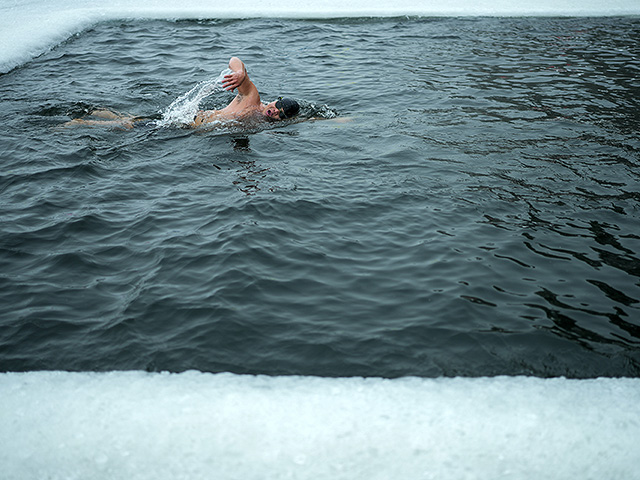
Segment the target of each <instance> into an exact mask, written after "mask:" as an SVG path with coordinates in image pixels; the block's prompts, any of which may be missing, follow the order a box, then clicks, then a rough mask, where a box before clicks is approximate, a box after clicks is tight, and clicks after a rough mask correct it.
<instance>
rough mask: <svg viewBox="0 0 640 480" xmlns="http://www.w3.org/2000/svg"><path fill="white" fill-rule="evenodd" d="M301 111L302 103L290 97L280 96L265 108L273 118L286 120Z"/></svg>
mask: <svg viewBox="0 0 640 480" xmlns="http://www.w3.org/2000/svg"><path fill="white" fill-rule="evenodd" d="M299 111H300V105H299V104H298V102H296V101H295V100H292V99H290V98H282V97H280V98H279V99H278V100H276V101H275V102H271V103H270V104H269V105H267V106H266V107H265V109H264V114H265V115H266V116H267V117H268V118H270V119H273V120H285V119H287V118H293V117H295V116H296V115H297V114H298V112H299Z"/></svg>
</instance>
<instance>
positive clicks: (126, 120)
mask: <svg viewBox="0 0 640 480" xmlns="http://www.w3.org/2000/svg"><path fill="white" fill-rule="evenodd" d="M89 116H91V117H97V118H103V119H105V120H92V119H89V120H87V119H85V118H75V119H73V120H71V121H69V122H67V123H65V124H64V126H69V127H71V126H74V125H87V126H96V127H122V128H127V129H130V128H133V123H134V119H135V118H136V117H135V116H133V115H121V114H118V113H115V112H112V111H110V110H94V111H93V112H91V113H90V114H89Z"/></svg>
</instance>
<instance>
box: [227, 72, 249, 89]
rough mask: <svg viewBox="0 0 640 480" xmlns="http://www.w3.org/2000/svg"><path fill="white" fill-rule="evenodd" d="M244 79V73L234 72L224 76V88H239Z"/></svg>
mask: <svg viewBox="0 0 640 480" xmlns="http://www.w3.org/2000/svg"><path fill="white" fill-rule="evenodd" d="M243 79H244V72H233V73H230V74H229V75H225V76H224V80H223V81H222V87H223V88H224V89H225V90H231V91H233V90H234V89H236V88H238V87H239V86H240V85H241V84H242V80H243Z"/></svg>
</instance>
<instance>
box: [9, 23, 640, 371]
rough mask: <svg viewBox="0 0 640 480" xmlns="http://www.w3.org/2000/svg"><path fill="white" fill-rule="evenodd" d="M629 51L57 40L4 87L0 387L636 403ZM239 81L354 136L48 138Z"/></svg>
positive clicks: (413, 28) (283, 131)
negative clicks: (181, 386) (622, 380)
mask: <svg viewBox="0 0 640 480" xmlns="http://www.w3.org/2000/svg"><path fill="white" fill-rule="evenodd" d="M639 28H640V19H637V18H599V19H548V18H547V19H531V18H529V19H483V18H470V19H407V18H402V19H386V20H361V19H351V20H343V21H287V20H246V21H181V22H162V21H135V22H124V23H120V22H118V23H106V24H100V25H97V26H95V28H93V29H91V30H89V31H86V32H83V33H81V34H79V35H78V36H76V37H74V38H71V39H69V41H68V42H66V43H65V44H63V45H60V46H58V47H57V48H55V49H54V50H52V51H51V52H49V53H47V54H46V55H43V56H41V57H39V58H37V59H35V60H33V61H32V62H30V63H29V64H27V65H25V66H23V67H21V68H19V69H16V70H14V71H12V72H10V73H8V74H5V75H2V76H0V92H1V95H2V112H1V116H2V123H1V126H0V149H1V150H0V151H1V162H2V169H1V171H0V205H1V212H2V214H1V217H0V327H1V328H0V370H3V371H6V370H33V369H63V370H113V369H148V370H170V371H182V370H185V369H199V370H202V371H211V372H218V371H230V372H236V373H267V374H303V375H328V376H338V375H340V376H342V375H376V376H399V375H420V376H438V375H470V376H477V375H496V374H532V375H539V376H554V375H565V376H568V377H591V376H598V375H610V376H618V375H628V376H637V375H638V374H639V373H640V348H639V347H640V308H639V299H640V288H639V287H640V260H639V253H640V227H639V226H640V222H639V220H640V190H639V183H638V180H639V179H640V170H639V168H640V140H639V139H638V133H637V132H638V130H639V127H640V113H639V112H640V110H639V106H640V105H639V102H638V98H640V81H639V80H638V77H639V76H640V59H639V56H640V46H639V43H638V31H639ZM232 55H238V56H240V57H241V58H242V59H243V60H244V61H245V63H246V64H247V67H248V70H249V73H250V74H251V77H252V79H253V81H254V82H255V83H256V84H257V86H258V88H259V89H260V92H261V95H262V97H263V100H266V101H270V100H272V99H274V98H276V97H277V96H278V95H288V96H293V97H295V98H297V99H299V100H300V101H301V102H303V103H304V105H305V108H307V109H308V108H310V105H311V104H314V105H316V106H320V105H327V106H328V107H330V108H332V109H335V110H336V111H338V112H339V114H340V118H341V119H342V120H347V119H349V120H350V121H345V122H342V123H338V122H334V121H330V120H321V121H305V122H301V123H297V124H294V125H285V126H281V127H279V128H274V129H267V130H263V131H253V132H248V133H234V134H229V133H224V132H198V131H191V130H186V129H179V128H165V129H135V130H131V131H123V130H117V129H104V128H86V127H85V128H59V126H60V125H61V124H62V123H64V122H65V121H68V120H69V119H70V118H72V117H74V116H78V115H80V114H82V112H83V111H87V110H90V109H92V108H97V107H107V108H112V109H116V110H119V111H127V112H132V113H136V114H140V115H151V114H155V113H158V112H159V111H162V110H163V109H164V108H166V107H167V106H168V105H169V104H170V103H171V102H172V100H174V99H175V98H176V97H178V96H179V95H180V94H182V93H184V92H186V91H187V90H189V89H190V88H191V87H192V86H193V85H195V84H196V83H197V82H199V81H202V80H206V79H210V78H212V77H216V76H217V75H218V74H219V72H220V71H221V70H222V69H224V68H225V67H226V62H227V60H228V58H229V57H230V56H232ZM231 98H232V96H231V95H230V94H228V93H222V94H216V95H214V97H212V98H210V99H209V100H208V101H207V102H208V103H207V105H205V106H207V107H219V106H222V105H224V104H226V102H228V101H229V100H230V99H231Z"/></svg>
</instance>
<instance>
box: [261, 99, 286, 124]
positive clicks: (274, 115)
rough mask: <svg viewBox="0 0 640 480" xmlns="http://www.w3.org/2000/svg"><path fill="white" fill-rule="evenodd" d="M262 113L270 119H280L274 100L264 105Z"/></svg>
mask: <svg viewBox="0 0 640 480" xmlns="http://www.w3.org/2000/svg"><path fill="white" fill-rule="evenodd" d="M262 113H263V114H264V116H265V117H267V118H268V119H270V120H280V119H281V118H282V117H281V116H280V110H278V108H276V102H271V103H269V104H268V105H265V107H264V110H263V111H262Z"/></svg>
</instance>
